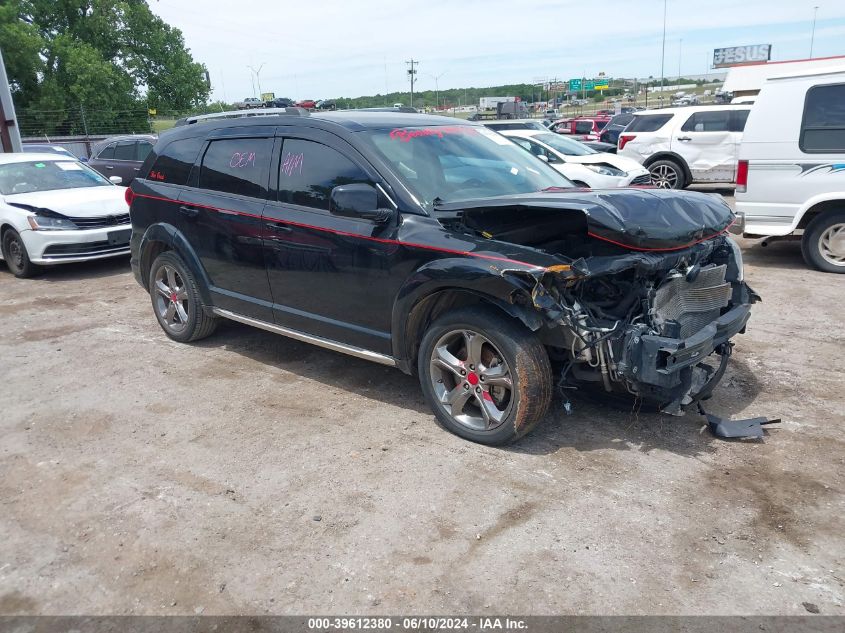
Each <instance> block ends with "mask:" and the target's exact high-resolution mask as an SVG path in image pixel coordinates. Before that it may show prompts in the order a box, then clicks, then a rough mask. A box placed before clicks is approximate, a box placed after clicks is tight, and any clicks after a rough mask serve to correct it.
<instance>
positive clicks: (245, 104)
mask: <svg viewBox="0 0 845 633" xmlns="http://www.w3.org/2000/svg"><path fill="white" fill-rule="evenodd" d="M235 107H236V108H237V109H238V110H251V109H252V108H263V107H264V102H263V101H261V99H259V98H258V97H246V98H245V99H244V100H243V101H238V102H236V103H235Z"/></svg>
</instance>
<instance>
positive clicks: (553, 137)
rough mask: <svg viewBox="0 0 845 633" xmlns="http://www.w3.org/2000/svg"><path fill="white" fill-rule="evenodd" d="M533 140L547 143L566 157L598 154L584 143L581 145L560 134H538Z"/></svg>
mask: <svg viewBox="0 0 845 633" xmlns="http://www.w3.org/2000/svg"><path fill="white" fill-rule="evenodd" d="M532 138H535V139H537V140H538V141H540V142H541V143H545V144H546V145H548V146H549V147H551V148H552V149H554V150H557V151H558V152H560V153H561V154H565V155H566V156H586V155H587V154H598V152H596V151H595V150H592V149H590V148H589V147H587V146H586V145H584V144H583V143H579V142H578V141H576V140H575V139H571V138H566V137H565V136H561V135H560V134H537V135H535V136H533V137H532Z"/></svg>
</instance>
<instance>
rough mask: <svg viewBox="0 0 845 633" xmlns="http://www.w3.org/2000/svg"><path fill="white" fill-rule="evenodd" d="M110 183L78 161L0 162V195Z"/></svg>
mask: <svg viewBox="0 0 845 633" xmlns="http://www.w3.org/2000/svg"><path fill="white" fill-rule="evenodd" d="M102 186H111V183H110V182H109V181H108V180H106V179H105V178H104V177H103V176H101V175H100V174H98V173H97V172H96V171H94V170H93V169H90V168H88V167H86V166H85V165H83V164H82V163H79V162H77V161H71V160H56V161H43V162H42V161H34V162H31V163H8V164H6V165H0V194H3V195H4V196H9V195H13V194H16V193H32V192H33V191H53V190H55V189H79V188H81V187H102Z"/></svg>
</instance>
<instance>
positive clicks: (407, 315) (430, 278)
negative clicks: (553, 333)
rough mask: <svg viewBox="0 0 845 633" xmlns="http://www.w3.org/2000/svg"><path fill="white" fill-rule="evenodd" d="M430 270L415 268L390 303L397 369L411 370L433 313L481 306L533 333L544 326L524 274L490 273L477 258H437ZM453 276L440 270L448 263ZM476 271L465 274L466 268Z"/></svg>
mask: <svg viewBox="0 0 845 633" xmlns="http://www.w3.org/2000/svg"><path fill="white" fill-rule="evenodd" d="M437 264H438V265H436V266H435V267H434V268H435V269H436V270H437V273H438V274H426V273H432V272H433V271H431V270H427V271H426V270H423V271H418V272H417V274H416V275H414V276H413V277H412V279H411V280H409V282H408V283H406V284H405V286H404V287H403V288H402V290H401V291H400V293H399V298H398V299H397V301H396V303H395V304H394V310H393V318H392V328H391V329H392V333H393V334H392V338H393V341H392V343H393V350H394V354H393V355H394V357H395V358H396V361H397V364H398V366H399V368H400V369H402V371H404V372H406V373H414V371H415V367H416V357H417V349H418V347H419V342H420V341H421V340H422V337H423V335H424V333H425V331H426V329H427V328H428V326H429V325H430V324H431V322H432V321H434V320H435V319H436V318H437V317H439V316H440V315H441V314H444V313H445V312H447V311H448V310H452V309H455V308H459V307H465V306H469V305H477V304H486V305H489V306H490V307H491V308H494V309H496V310H500V311H501V312H503V313H505V314H507V315H508V316H510V317H511V318H514V319H517V320H519V321H520V322H521V323H522V324H523V325H524V326H525V327H526V328H527V329H528V330H531V331H535V332H536V331H538V330H540V329H541V328H542V327H543V326H544V325H545V320H544V318H543V317H542V315H541V314H540V313H539V311H538V310H537V309H536V308H534V306H533V305H532V304H531V298H530V289H531V288H532V287H533V286H532V285H530V283H529V282H530V280H529V279H527V278H526V275H527V274H528V273H526V275H523V274H515V275H510V274H506V273H505V274H500V273H495V272H492V271H491V270H490V269H489V268H485V267H484V266H483V265H480V264H479V263H477V262H473V261H468V260H466V259H461V260H456V261H454V262H449V263H444V260H438V262H437ZM458 264H459V265H460V266H461V268H460V269H454V273H455V274H454V275H453V276H451V277H450V278H444V276H443V273H444V272H445V271H444V269H446V270H448V269H449V268H451V267H452V266H453V265H458ZM468 266H469V267H470V268H472V269H473V272H474V273H475V274H467V273H468V272H469V271H468V270H467V267H468Z"/></svg>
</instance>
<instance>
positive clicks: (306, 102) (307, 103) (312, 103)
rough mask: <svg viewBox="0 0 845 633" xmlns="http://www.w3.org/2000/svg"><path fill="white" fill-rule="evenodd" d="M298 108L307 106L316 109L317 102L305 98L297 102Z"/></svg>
mask: <svg viewBox="0 0 845 633" xmlns="http://www.w3.org/2000/svg"><path fill="white" fill-rule="evenodd" d="M296 107H297V108H305V109H306V110H314V109H316V108H317V102H316V101H314V100H313V99H303V100H302V101H297V102H296Z"/></svg>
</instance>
